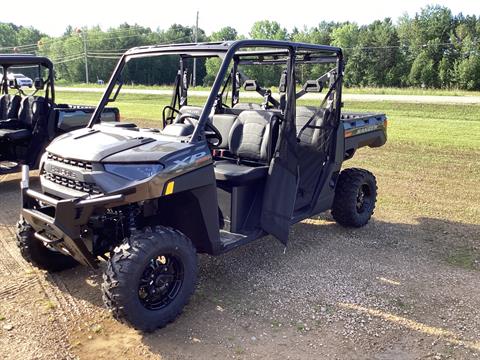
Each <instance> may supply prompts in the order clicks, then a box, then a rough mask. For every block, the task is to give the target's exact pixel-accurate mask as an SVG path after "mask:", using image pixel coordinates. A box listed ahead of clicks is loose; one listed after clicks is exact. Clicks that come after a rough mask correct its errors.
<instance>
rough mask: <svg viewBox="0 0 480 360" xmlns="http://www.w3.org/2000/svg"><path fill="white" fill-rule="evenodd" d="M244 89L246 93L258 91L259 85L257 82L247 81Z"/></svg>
mask: <svg viewBox="0 0 480 360" xmlns="http://www.w3.org/2000/svg"><path fill="white" fill-rule="evenodd" d="M243 89H244V90H245V91H257V90H258V84H257V82H256V81H255V80H252V79H249V80H245V82H244V83H243Z"/></svg>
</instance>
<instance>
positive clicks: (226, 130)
mask: <svg viewBox="0 0 480 360" xmlns="http://www.w3.org/2000/svg"><path fill="white" fill-rule="evenodd" d="M235 120H237V116H236V115H230V114H215V115H213V119H212V123H213V126H215V127H216V128H217V129H218V131H219V132H220V134H221V135H222V142H221V143H220V144H218V146H217V148H218V149H228V144H229V136H230V131H231V130H232V127H233V124H234V123H235ZM207 130H208V129H207Z"/></svg>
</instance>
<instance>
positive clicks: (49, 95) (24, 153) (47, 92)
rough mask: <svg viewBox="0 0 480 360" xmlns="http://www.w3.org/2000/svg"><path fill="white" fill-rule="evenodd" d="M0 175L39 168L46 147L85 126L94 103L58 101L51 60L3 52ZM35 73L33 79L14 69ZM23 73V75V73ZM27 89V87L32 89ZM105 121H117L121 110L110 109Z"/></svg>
mask: <svg viewBox="0 0 480 360" xmlns="http://www.w3.org/2000/svg"><path fill="white" fill-rule="evenodd" d="M0 68H1V70H2V71H3V73H2V74H0V76H1V82H0V87H1V89H0V90H1V91H0V175H1V174H5V173H10V172H15V171H18V170H20V167H19V165H22V164H25V165H28V166H29V167H30V168H31V169H36V168H37V167H38V164H39V162H40V157H41V155H42V153H43V152H44V150H45V148H46V146H47V145H48V144H49V143H50V141H52V140H53V139H54V138H55V137H57V136H58V135H60V134H63V133H65V132H68V131H71V130H75V129H79V128H82V127H85V126H86V125H87V124H88V122H89V120H90V118H91V116H92V114H93V111H94V109H95V108H94V107H93V106H78V105H66V104H56V102H55V87H54V71H53V64H52V62H51V61H50V60H49V59H47V58H45V57H40V56H33V55H0ZM19 68H21V69H23V70H25V69H27V70H30V71H31V72H32V73H34V74H35V80H34V81H33V82H32V80H31V79H30V78H27V77H26V76H25V75H23V74H18V73H12V72H13V71H15V69H19ZM20 75H21V76H20ZM32 86H33V91H32V90H30V89H28V90H27V89H25V87H28V88H31V87H32ZM102 120H103V121H106V122H108V121H113V122H114V121H118V120H119V112H118V109H114V108H108V109H106V111H104V113H103V114H102Z"/></svg>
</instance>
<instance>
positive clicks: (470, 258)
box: [447, 248, 480, 270]
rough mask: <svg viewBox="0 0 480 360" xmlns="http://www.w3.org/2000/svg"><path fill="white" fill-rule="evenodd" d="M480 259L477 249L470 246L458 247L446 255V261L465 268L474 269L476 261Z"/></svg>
mask: <svg viewBox="0 0 480 360" xmlns="http://www.w3.org/2000/svg"><path fill="white" fill-rule="evenodd" d="M479 260H480V255H479V254H478V251H475V250H474V249H471V248H459V249H456V250H453V251H452V252H451V253H450V254H449V255H448V257H447V263H449V264H450V265H454V266H458V267H461V268H463V269H467V270H474V269H476V263H477V261H479Z"/></svg>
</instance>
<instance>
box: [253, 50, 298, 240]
mask: <svg viewBox="0 0 480 360" xmlns="http://www.w3.org/2000/svg"><path fill="white" fill-rule="evenodd" d="M286 81H287V86H286V89H287V91H286V106H285V117H284V121H283V122H282V123H281V124H280V131H279V135H278V140H277V145H276V148H275V151H274V155H273V159H272V161H271V162H270V168H269V171H268V178H267V182H266V185H265V193H264V197H263V206H262V215H261V218H260V224H261V227H262V229H263V230H264V231H266V232H267V233H269V234H272V235H273V236H275V237H276V238H277V239H279V240H280V241H281V242H282V243H284V244H285V245H286V244H287V242H288V233H289V228H290V222H291V219H292V216H293V210H294V207H295V199H296V193H297V173H298V155H297V139H296V128H295V56H294V52H293V50H290V58H289V62H288V66H287V76H286Z"/></svg>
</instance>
